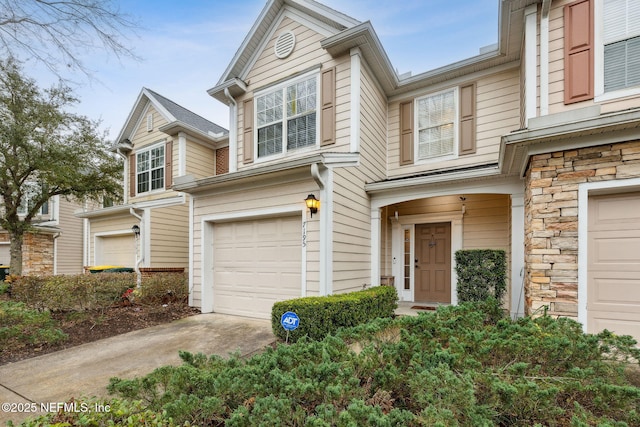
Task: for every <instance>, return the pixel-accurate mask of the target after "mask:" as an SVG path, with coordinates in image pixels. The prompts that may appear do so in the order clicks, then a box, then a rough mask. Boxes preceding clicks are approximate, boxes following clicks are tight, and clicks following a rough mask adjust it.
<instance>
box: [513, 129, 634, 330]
mask: <svg viewBox="0 0 640 427" xmlns="http://www.w3.org/2000/svg"><path fill="white" fill-rule="evenodd" d="M636 177H640V141H632V142H625V143H617V144H608V145H601V146H597V147H588V148H582V149H577V150H567V151H561V152H555V153H548V154H540V155H536V156H533V157H532V159H531V161H530V163H529V168H528V170H527V175H526V192H525V265H526V281H525V299H526V307H527V314H533V313H534V312H540V313H541V310H542V307H544V306H547V307H548V314H549V315H552V316H566V317H572V318H575V319H577V315H578V185H579V184H581V183H584V182H595V181H606V180H615V179H625V178H636Z"/></svg>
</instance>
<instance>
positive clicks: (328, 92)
mask: <svg viewBox="0 0 640 427" xmlns="http://www.w3.org/2000/svg"><path fill="white" fill-rule="evenodd" d="M320 103H321V110H322V118H321V119H320V120H321V122H320V123H321V128H320V138H321V139H320V145H329V144H333V143H335V142H336V107H335V105H336V69H335V67H333V68H330V69H328V70H326V71H323V72H322V83H321V98H320Z"/></svg>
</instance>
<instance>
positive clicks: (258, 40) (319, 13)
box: [207, 0, 360, 102]
mask: <svg viewBox="0 0 640 427" xmlns="http://www.w3.org/2000/svg"><path fill="white" fill-rule="evenodd" d="M286 6H289V7H292V8H295V9H297V10H299V11H301V12H302V13H304V14H306V15H308V16H310V17H312V18H314V19H316V20H317V21H319V22H321V23H322V24H323V25H325V26H326V27H328V28H330V29H332V32H333V33H334V34H337V33H339V32H341V31H344V30H345V29H347V28H351V27H353V26H355V25H358V24H360V21H358V20H357V19H354V18H352V17H350V16H348V15H345V14H344V13H341V12H338V11H337V10H334V9H332V8H330V7H328V6H325V5H323V4H321V3H318V2H316V1H314V0H269V1H268V2H267V4H266V5H265V7H264V8H263V9H262V12H260V15H259V16H258V18H257V19H256V22H255V23H254V24H253V26H252V27H251V30H249V33H248V34H247V36H246V37H245V39H244V41H243V42H242V44H241V45H240V47H239V48H238V51H237V52H236V54H235V55H234V57H233V59H232V60H231V62H230V63H229V65H228V66H227V69H226V70H225V71H224V73H222V76H221V77H220V80H218V83H217V84H216V86H215V87H213V88H211V89H209V90H208V91H207V92H208V93H209V94H210V95H211V96H213V97H214V98H216V99H218V100H219V101H221V102H225V100H224V94H223V91H224V89H225V88H228V89H230V90H231V92H232V96H235V95H238V94H239V93H241V92H243V89H244V87H243V86H244V83H243V82H242V78H243V76H244V74H245V73H246V71H247V67H248V66H249V65H250V64H251V60H252V58H253V57H254V55H256V54H257V52H258V49H260V47H261V46H262V41H263V40H264V38H265V37H266V36H267V34H268V33H269V31H270V30H271V27H272V25H273V24H274V23H275V22H276V20H277V19H278V17H279V16H280V12H281V11H282V9H283V8H284V7H286ZM234 89H235V90H234ZM238 91H239V92H238Z"/></svg>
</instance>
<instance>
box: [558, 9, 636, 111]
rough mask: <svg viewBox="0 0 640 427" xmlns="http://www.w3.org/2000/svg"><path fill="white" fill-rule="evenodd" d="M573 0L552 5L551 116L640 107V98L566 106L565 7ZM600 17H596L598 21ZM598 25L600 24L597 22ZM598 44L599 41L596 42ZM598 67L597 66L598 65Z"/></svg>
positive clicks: (578, 103)
mask: <svg viewBox="0 0 640 427" xmlns="http://www.w3.org/2000/svg"><path fill="white" fill-rule="evenodd" d="M572 1H573V0H560V1H555V2H553V3H552V4H551V10H550V13H549V114H555V113H561V112H564V111H570V110H575V109H577V108H584V107H590V106H592V105H596V104H597V105H600V106H601V113H602V114H605V113H610V112H615V111H623V110H627V109H630V108H638V107H640V96H634V97H631V98H626V99H625V98H621V99H613V100H610V101H606V102H598V103H596V102H594V101H593V100H588V101H582V102H576V103H573V104H569V105H564V13H563V9H564V6H566V5H567V4H569V3H571V2H572ZM597 18H598V17H596V19H597ZM596 25H598V23H597V22H596ZM595 43H598V40H595ZM596 66H597V65H596Z"/></svg>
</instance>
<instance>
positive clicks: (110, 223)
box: [89, 122, 146, 265]
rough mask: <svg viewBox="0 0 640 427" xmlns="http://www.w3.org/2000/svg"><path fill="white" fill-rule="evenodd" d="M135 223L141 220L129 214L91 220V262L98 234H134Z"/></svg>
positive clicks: (94, 260) (90, 261) (91, 263)
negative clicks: (132, 230) (132, 228)
mask: <svg viewBox="0 0 640 427" xmlns="http://www.w3.org/2000/svg"><path fill="white" fill-rule="evenodd" d="M145 123H146V122H145ZM134 224H139V221H138V219H137V218H134V217H133V216H131V215H129V214H123V215H119V216H111V217H105V218H96V219H92V220H90V225H89V227H90V233H91V234H90V236H91V238H90V239H89V264H90V265H95V262H96V257H95V243H96V235H102V234H104V233H107V234H109V235H114V233H115V234H122V235H126V234H132V232H131V227H132V226H133V225H134Z"/></svg>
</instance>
